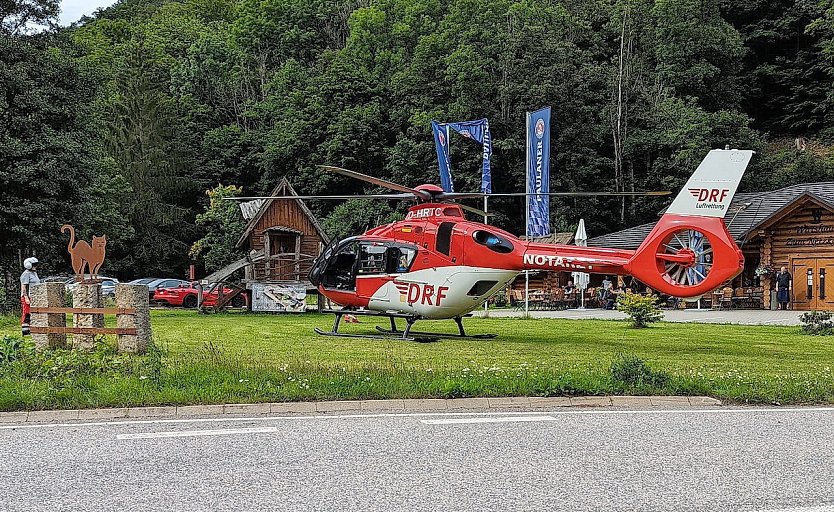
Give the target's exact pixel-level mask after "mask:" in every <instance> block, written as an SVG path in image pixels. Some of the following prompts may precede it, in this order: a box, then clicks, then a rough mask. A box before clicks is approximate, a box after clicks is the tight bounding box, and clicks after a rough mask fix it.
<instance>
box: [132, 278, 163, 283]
mask: <svg viewBox="0 0 834 512" xmlns="http://www.w3.org/2000/svg"><path fill="white" fill-rule="evenodd" d="M151 281H161V279H160V278H158V277H143V278H141V279H134V280H133V281H131V282H130V284H148V283H150V282H151Z"/></svg>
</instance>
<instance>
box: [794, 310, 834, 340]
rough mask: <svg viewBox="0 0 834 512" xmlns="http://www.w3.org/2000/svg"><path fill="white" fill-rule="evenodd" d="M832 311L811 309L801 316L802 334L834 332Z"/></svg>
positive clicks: (827, 333) (828, 333)
mask: <svg viewBox="0 0 834 512" xmlns="http://www.w3.org/2000/svg"><path fill="white" fill-rule="evenodd" d="M831 317H832V313H831V311H809V312H807V313H804V314H803V315H802V316H801V317H799V321H800V322H801V323H802V334H811V335H814V336H830V335H832V334H834V320H832V319H831Z"/></svg>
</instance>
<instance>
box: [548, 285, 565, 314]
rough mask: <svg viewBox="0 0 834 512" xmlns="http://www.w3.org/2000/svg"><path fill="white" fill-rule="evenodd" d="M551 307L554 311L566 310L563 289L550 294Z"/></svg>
mask: <svg viewBox="0 0 834 512" xmlns="http://www.w3.org/2000/svg"><path fill="white" fill-rule="evenodd" d="M550 307H551V308H552V309H565V291H564V290H562V289H561V288H556V289H555V290H553V293H551V294H550Z"/></svg>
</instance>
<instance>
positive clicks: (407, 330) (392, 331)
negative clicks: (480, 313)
mask: <svg viewBox="0 0 834 512" xmlns="http://www.w3.org/2000/svg"><path fill="white" fill-rule="evenodd" d="M388 318H389V319H390V320H391V328H390V329H386V328H384V327H380V326H378V325H377V326H376V330H377V331H379V332H381V333H383V334H410V335H412V336H433V337H435V338H456V339H467V340H491V339H493V338H495V337H496V336H498V335H497V334H466V331H465V330H464V329H463V320H462V319H461V317H459V316H458V317H455V323H457V324H458V331H460V334H449V333H443V332H421V331H412V330H411V326H412V325H414V322H415V321H416V320H417V319H416V318H413V317H405V319H406V322H407V325H406V328H405V331H400V330H399V329H397V323H396V321H395V317H394V316H389V317H388Z"/></svg>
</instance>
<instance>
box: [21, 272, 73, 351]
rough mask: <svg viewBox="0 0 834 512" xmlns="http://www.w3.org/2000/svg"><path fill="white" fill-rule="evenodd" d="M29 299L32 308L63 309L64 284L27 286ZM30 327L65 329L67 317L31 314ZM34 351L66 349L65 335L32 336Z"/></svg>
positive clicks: (63, 315) (58, 314)
mask: <svg viewBox="0 0 834 512" xmlns="http://www.w3.org/2000/svg"><path fill="white" fill-rule="evenodd" d="M29 298H30V299H31V301H32V307H33V308H62V307H64V283H41V284H33V285H30V286H29ZM30 325H31V326H32V327H33V328H37V327H66V326H67V315H65V314H64V313H32V320H31V322H30ZM32 341H34V342H35V349H37V350H44V349H47V348H59V347H66V345H67V335H66V334H64V333H56V334H32Z"/></svg>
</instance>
